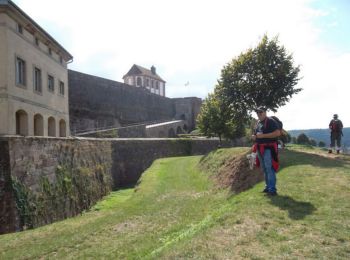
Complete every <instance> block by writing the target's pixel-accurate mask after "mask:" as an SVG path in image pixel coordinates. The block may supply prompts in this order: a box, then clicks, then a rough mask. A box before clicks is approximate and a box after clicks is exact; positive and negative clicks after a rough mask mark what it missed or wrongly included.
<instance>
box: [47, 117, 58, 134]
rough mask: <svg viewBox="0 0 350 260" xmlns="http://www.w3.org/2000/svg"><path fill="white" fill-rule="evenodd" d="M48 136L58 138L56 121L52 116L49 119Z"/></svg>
mask: <svg viewBox="0 0 350 260" xmlns="http://www.w3.org/2000/svg"><path fill="white" fill-rule="evenodd" d="M48 136H56V121H55V118H54V117H52V116H50V117H49V118H48Z"/></svg>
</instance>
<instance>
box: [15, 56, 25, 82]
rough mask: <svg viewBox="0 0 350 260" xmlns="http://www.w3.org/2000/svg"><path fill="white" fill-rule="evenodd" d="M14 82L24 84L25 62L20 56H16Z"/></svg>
mask: <svg viewBox="0 0 350 260" xmlns="http://www.w3.org/2000/svg"><path fill="white" fill-rule="evenodd" d="M16 84H17V85H23V86H25V85H26V62H25V61H24V60H22V59H21V58H18V57H17V58H16Z"/></svg>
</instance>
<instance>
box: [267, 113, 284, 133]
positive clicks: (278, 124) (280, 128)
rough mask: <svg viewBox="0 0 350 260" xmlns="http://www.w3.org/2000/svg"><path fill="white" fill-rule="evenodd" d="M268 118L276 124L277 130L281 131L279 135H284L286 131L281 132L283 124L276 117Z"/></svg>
mask: <svg viewBox="0 0 350 260" xmlns="http://www.w3.org/2000/svg"><path fill="white" fill-rule="evenodd" d="M269 118H270V119H272V120H273V121H275V122H276V124H277V127H278V130H280V131H281V135H285V134H286V131H285V130H283V123H282V121H281V120H279V118H278V117H277V116H270V117H269ZM267 121H268V120H266V121H265V127H266V124H267Z"/></svg>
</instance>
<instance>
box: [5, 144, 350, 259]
mask: <svg viewBox="0 0 350 260" xmlns="http://www.w3.org/2000/svg"><path fill="white" fill-rule="evenodd" d="M246 151H247V149H246V148H231V149H220V150H217V151H216V152H213V153H211V154H209V155H208V156H205V157H203V156H191V157H176V158H167V159H162V160H157V161H155V162H154V164H153V165H152V166H151V167H150V168H149V169H148V170H147V171H146V172H145V173H144V174H143V176H142V178H141V180H140V183H139V185H138V186H137V187H136V188H135V189H127V190H121V191H116V192H113V193H112V194H111V195H110V196H108V197H106V199H105V200H103V201H101V202H100V203H99V204H98V205H96V206H95V207H94V209H92V210H91V211H89V212H86V213H84V214H83V215H82V216H79V217H76V218H72V219H67V220H65V221H61V222H58V223H54V224H51V225H48V226H44V227H40V228H37V229H35V230H28V231H25V232H20V233H15V234H6V235H2V236H0V259H51V258H58V259H76V258H79V259H87V258H88V259H242V258H248V259H252V258H255V259H258V258H259V259H265V258H269V257H271V256H273V257H274V258H276V259H300V258H315V259H320V258H323V259H331V258H333V259H334V258H337V259H347V258H348V256H349V253H350V237H349V233H350V206H349V200H350V191H349V185H350V157H349V156H345V155H334V154H332V155H328V154H326V153H325V152H323V151H321V150H319V149H316V148H314V149H313V148H304V147H302V146H293V147H292V148H289V149H287V150H285V151H283V152H282V153H281V162H282V169H281V171H280V172H279V173H278V189H279V196H277V197H267V196H265V195H263V194H262V193H261V190H262V189H263V183H259V184H257V185H255V186H254V187H252V188H249V187H246V188H247V190H246V191H243V192H241V193H239V194H236V195H235V193H234V192H233V191H232V189H231V188H232V187H231V186H232V185H229V186H227V183H226V182H221V180H227V179H230V178H231V177H232V180H237V178H238V179H239V180H242V178H243V177H244V176H246V178H248V179H250V180H251V178H255V177H254V176H255V174H256V171H252V172H250V171H247V174H242V175H239V174H238V175H237V173H238V172H243V171H245V170H246V166H245V164H244V163H243V164H241V162H238V161H237V160H236V158H239V157H240V156H243V155H244V153H245V152H246ZM243 158H244V157H243ZM230 165H231V166H230ZM230 167H231V173H230V171H229V170H228V169H229V168H230ZM242 167H243V168H242ZM235 169H238V170H235ZM250 174H251V175H253V176H252V177H247V175H250ZM219 176H221V177H219ZM230 176H231V177H230ZM237 176H238V177H237ZM223 184H224V185H223ZM225 187H226V188H225ZM229 187H230V188H229Z"/></svg>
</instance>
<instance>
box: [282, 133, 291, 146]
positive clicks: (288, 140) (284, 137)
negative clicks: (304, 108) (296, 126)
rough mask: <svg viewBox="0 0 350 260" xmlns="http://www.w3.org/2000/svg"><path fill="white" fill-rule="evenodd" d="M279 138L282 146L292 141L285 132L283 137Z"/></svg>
mask: <svg viewBox="0 0 350 260" xmlns="http://www.w3.org/2000/svg"><path fill="white" fill-rule="evenodd" d="M279 138H280V140H281V141H282V142H283V143H284V144H287V143H290V142H291V140H292V137H291V136H290V134H289V133H288V132H286V133H285V134H284V135H281V136H280V137H279Z"/></svg>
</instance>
